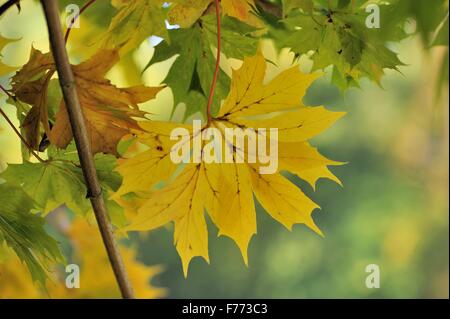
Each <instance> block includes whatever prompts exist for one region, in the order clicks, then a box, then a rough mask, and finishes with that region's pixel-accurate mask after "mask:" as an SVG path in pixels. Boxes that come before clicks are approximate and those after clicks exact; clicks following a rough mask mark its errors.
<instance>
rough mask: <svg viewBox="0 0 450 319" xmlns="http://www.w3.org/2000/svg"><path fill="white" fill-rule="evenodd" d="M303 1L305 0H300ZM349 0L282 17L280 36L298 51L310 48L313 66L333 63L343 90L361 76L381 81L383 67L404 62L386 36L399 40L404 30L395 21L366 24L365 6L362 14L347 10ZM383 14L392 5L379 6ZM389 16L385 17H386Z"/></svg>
mask: <svg viewBox="0 0 450 319" xmlns="http://www.w3.org/2000/svg"><path fill="white" fill-rule="evenodd" d="M303 4H304V3H303ZM346 6H350V2H348V3H347V4H346V5H345V6H343V7H342V8H340V9H339V10H337V11H336V12H334V11H332V12H331V13H329V12H328V11H324V12H321V13H319V14H315V13H314V14H313V13H312V12H308V10H309V9H310V7H309V6H307V7H306V8H309V9H305V7H304V6H303V7H301V6H300V7H301V8H303V10H304V11H305V12H304V13H298V12H297V13H295V14H293V15H292V16H289V17H288V18H286V19H283V20H281V22H283V24H284V25H285V26H286V29H285V30H284V31H282V34H283V35H284V36H283V37H281V38H280V42H281V46H282V47H289V48H291V50H292V51H293V52H294V53H295V54H298V55H301V54H306V53H309V52H312V54H311V55H312V57H311V59H312V61H313V62H314V65H313V70H318V69H325V68H326V67H328V66H330V65H333V67H334V69H333V77H332V82H333V83H334V84H336V85H337V86H338V87H339V88H341V89H342V90H345V89H347V88H349V87H352V86H358V85H359V81H360V79H361V78H362V77H367V78H369V79H370V80H373V81H375V82H377V83H378V84H380V81H381V78H382V76H383V75H384V69H392V70H398V66H402V65H404V64H403V63H402V62H401V61H400V60H399V58H398V57H397V54H396V53H395V52H393V51H392V50H390V49H388V48H387V47H386V45H385V43H386V42H387V41H389V40H394V39H395V40H400V39H402V38H404V37H406V34H405V33H404V32H402V31H401V30H400V28H399V27H398V26H397V25H393V26H386V27H383V29H376V28H374V29H369V28H367V27H366V24H365V23H366V22H365V19H366V15H365V14H364V13H362V12H363V11H364V10H365V6H363V5H361V7H360V8H358V10H360V11H361V14H352V13H350V12H351V10H352V9H350V8H346ZM381 10H383V12H382V16H387V15H388V14H390V13H389V12H386V11H388V10H392V8H391V6H389V5H383V6H381ZM387 20H388V19H386V21H387Z"/></svg>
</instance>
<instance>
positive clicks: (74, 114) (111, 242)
mask: <svg viewBox="0 0 450 319" xmlns="http://www.w3.org/2000/svg"><path fill="white" fill-rule="evenodd" d="M41 3H42V6H43V8H44V13H45V17H46V20H47V27H48V33H49V38H50V45H51V48H52V53H53V57H54V59H55V64H56V70H57V71H58V77H59V82H60V85H61V89H62V92H63V96H64V101H65V103H66V106H67V113H68V115H69V120H70V125H71V127H72V132H73V136H74V139H75V143H76V146H77V150H78V156H79V158H80V164H81V167H82V170H83V175H84V179H85V181H86V186H87V189H88V197H89V199H90V201H91V204H92V208H93V209H94V213H95V217H96V219H97V223H98V227H99V229H100V233H101V235H102V239H103V243H104V245H105V248H106V251H107V253H108V257H109V261H110V263H111V266H112V268H113V271H114V275H115V276H116V280H117V283H118V285H119V288H120V291H121V293H122V296H123V298H127V299H129V298H134V294H133V289H132V287H131V284H130V281H129V279H128V276H127V273H126V271H125V267H124V264H123V260H122V257H121V255H120V252H119V249H118V247H117V243H116V241H115V239H114V235H113V231H112V226H111V224H110V222H109V220H108V214H107V209H106V205H105V202H104V200H103V195H102V189H101V186H100V183H99V181H98V177H97V172H96V169H95V164H94V158H93V156H92V152H91V146H90V144H89V138H88V134H87V130H86V124H85V121H84V117H83V113H82V110H81V107H80V102H79V100H78V95H77V89H76V84H75V78H74V75H73V72H72V68H71V66H70V63H69V58H68V56H67V52H66V47H65V43H64V38H63V33H62V28H61V24H60V16H59V10H58V5H57V3H56V0H41Z"/></svg>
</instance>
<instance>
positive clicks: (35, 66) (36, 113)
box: [11, 47, 55, 150]
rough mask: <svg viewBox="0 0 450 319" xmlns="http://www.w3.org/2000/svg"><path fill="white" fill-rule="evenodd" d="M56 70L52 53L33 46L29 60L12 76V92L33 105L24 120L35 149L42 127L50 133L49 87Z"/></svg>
mask: <svg viewBox="0 0 450 319" xmlns="http://www.w3.org/2000/svg"><path fill="white" fill-rule="evenodd" d="M54 71H55V67H54V62H53V58H52V56H51V54H50V53H46V54H43V53H42V52H41V51H39V50H36V49H34V48H33V47H31V53H30V58H29V60H28V62H27V63H26V64H25V65H24V66H23V67H22V68H21V69H20V70H19V71H18V72H17V73H16V74H15V75H14V76H13V77H12V80H11V81H12V92H13V93H14V94H15V96H16V97H17V98H18V99H19V100H20V101H22V102H24V103H27V104H30V105H32V108H31V109H30V111H29V112H28V113H27V115H26V116H25V118H24V120H23V121H22V128H23V129H24V131H25V138H26V140H27V142H28V144H29V145H30V146H31V147H32V148H33V149H35V150H37V149H38V146H39V140H40V127H41V125H42V126H43V128H44V130H45V133H46V134H47V135H48V134H50V125H49V116H48V92H47V88H48V85H49V83H50V80H51V77H52V76H53V74H54Z"/></svg>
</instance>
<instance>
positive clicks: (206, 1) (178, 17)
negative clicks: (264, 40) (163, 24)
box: [168, 0, 262, 28]
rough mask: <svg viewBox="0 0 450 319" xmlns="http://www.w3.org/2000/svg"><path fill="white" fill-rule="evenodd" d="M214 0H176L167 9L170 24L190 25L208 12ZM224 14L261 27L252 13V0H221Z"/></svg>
mask: <svg viewBox="0 0 450 319" xmlns="http://www.w3.org/2000/svg"><path fill="white" fill-rule="evenodd" d="M213 1H214V0H178V1H176V2H177V3H176V4H175V5H173V6H172V7H171V9H170V11H169V14H168V17H169V22H170V23H171V24H176V25H179V26H180V27H182V28H189V27H191V26H192V25H193V24H194V23H195V22H196V21H197V20H198V19H199V18H200V17H201V16H202V15H204V14H205V13H206V12H209V10H208V9H209V7H210V5H211V3H212V2H213ZM220 4H221V7H222V11H223V13H224V14H226V15H227V16H230V17H234V18H237V19H239V20H241V21H242V22H245V23H246V24H249V25H252V26H255V27H261V26H262V23H261V21H260V20H259V19H258V18H257V17H256V15H254V14H253V8H255V2H254V1H253V0H244V1H243V0H222V1H221V2H220Z"/></svg>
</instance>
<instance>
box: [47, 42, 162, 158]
mask: <svg viewBox="0 0 450 319" xmlns="http://www.w3.org/2000/svg"><path fill="white" fill-rule="evenodd" d="M118 60H119V55H118V53H117V51H111V50H100V51H99V52H98V53H97V54H95V55H94V56H93V57H91V58H90V59H89V60H87V61H85V62H83V63H81V64H79V65H75V66H73V72H74V76H75V79H76V84H77V92H78V97H79V100H80V104H81V107H82V110H83V113H84V118H85V122H86V128H87V131H88V134H89V137H90V142H91V147H92V152H93V153H98V152H104V153H109V154H116V155H117V150H116V147H117V143H118V142H119V141H120V139H121V138H122V137H123V136H124V135H126V134H128V133H129V132H130V129H139V126H138V125H137V122H136V121H135V120H134V119H132V118H131V117H143V115H144V114H145V113H144V112H142V111H140V110H139V108H138V106H137V104H138V103H143V102H145V101H148V100H150V99H153V98H154V97H155V96H156V94H157V93H158V92H159V91H161V90H162V89H163V88H164V86H161V87H145V86H143V85H140V86H134V87H130V88H117V87H115V86H114V85H112V84H111V82H110V81H109V80H106V79H105V78H104V76H105V74H106V72H107V71H109V69H110V68H111V67H112V66H113V65H114V64H115V63H117V61H118ZM130 106H131V108H130ZM72 137H73V135H72V129H71V126H70V122H69V118H68V114H67V110H66V105H65V102H64V101H61V105H60V109H59V112H58V113H57V114H56V123H55V125H54V126H53V128H52V130H51V132H50V135H49V138H50V141H51V142H52V143H53V144H55V145H56V146H58V147H61V148H65V147H67V145H68V144H69V143H70V141H71V140H72Z"/></svg>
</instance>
